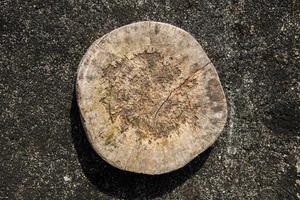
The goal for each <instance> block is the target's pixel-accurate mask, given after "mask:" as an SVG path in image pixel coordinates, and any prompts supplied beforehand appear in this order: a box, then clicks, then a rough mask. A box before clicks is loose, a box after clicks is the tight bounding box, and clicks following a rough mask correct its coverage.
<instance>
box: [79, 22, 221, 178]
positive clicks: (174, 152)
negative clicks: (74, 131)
mask: <svg viewBox="0 0 300 200" xmlns="http://www.w3.org/2000/svg"><path fill="white" fill-rule="evenodd" d="M77 98H78V104H79V108H80V112H81V117H82V121H83V124H84V127H85V130H86V133H87V136H88V139H89V141H90V143H91V144H92V146H93V148H94V149H95V151H96V152H97V153H98V154H99V155H100V156H101V157H102V158H103V159H104V160H106V161H107V162H108V163H110V164H111V165H113V166H115V167H117V168H119V169H123V170H127V171H132V172H137V173H144V174H162V173H166V172H170V171H173V170H176V169H178V168H181V167H183V166H184V165H185V164H187V163H188V162H189V161H191V160H192V159H193V158H195V157H196V156H197V155H198V154H200V153H201V152H203V151H204V150H205V149H207V148H208V147H209V146H210V145H212V144H213V143H214V142H215V140H216V139H217V137H218V136H219V134H220V132H221V131H222V129H223V127H224V125H225V123H226V118H227V106H226V99H225V96H224V92H223V89H222V86H221V83H220V80H219V77H218V74H217V72H216V70H215V68H214V66H213V64H212V63H211V61H210V60H209V58H208V57H207V55H206V53H205V52H204V51H203V49H202V48H201V46H200V45H199V43H198V42H197V41H196V40H195V39H194V38H193V37H192V36H191V35H190V34H189V33H187V32H185V31H184V30H182V29H180V28H177V27H175V26H172V25H169V24H165V23H160V22H149V21H146V22H138V23H133V24H130V25H127V26H123V27H121V28H118V29H116V30H114V31H112V32H110V33H108V34H106V35H104V36H103V37H102V38H100V39H98V40H96V41H95V42H94V43H93V44H92V46H91V47H90V48H89V49H88V51H87V53H86V54H85V55H84V57H83V59H82V61H81V63H80V66H79V70H78V77H77Z"/></svg>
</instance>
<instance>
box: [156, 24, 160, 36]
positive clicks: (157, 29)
mask: <svg viewBox="0 0 300 200" xmlns="http://www.w3.org/2000/svg"><path fill="white" fill-rule="evenodd" d="M158 33H159V25H158V24H156V25H155V34H158Z"/></svg>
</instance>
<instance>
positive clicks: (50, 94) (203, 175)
mask: <svg viewBox="0 0 300 200" xmlns="http://www.w3.org/2000/svg"><path fill="white" fill-rule="evenodd" d="M0 11H1V12H0V16H1V17H0V20H1V21H0V31H1V36H0V37H1V38H0V41H1V42H0V58H1V59H0V64H1V66H0V94H1V95H0V105H1V106H0V121H1V131H0V136H1V137H0V148H1V149H0V150H1V151H0V157H1V164H0V199H157V200H158V199H180V200H181V199H182V200H189V199H200V200H201V199H203V200H205V199H267V200H271V199H272V200H273V199H278V200H279V199H280V200H281V199H289V200H293V199H299V198H300V188H299V187H300V175H299V173H300V131H299V129H300V108H299V106H300V102H299V99H300V83H299V81H300V67H299V60H300V50H299V37H300V34H299V33H300V25H299V21H300V15H299V14H300V3H299V1H298V0H273V1H267V0H261V1H254V0H248V1H247V0H229V1H221V0H216V1H196V0H185V1H183V0H182V1H178V0H174V1H171V0H164V1H150V0H139V1H125V0H122V1H121V0H119V1H116V0H113V1H107V0H103V1H100V0H94V1H83V0H80V1H75V0H69V1H64V0H61V1H53V0H50V1H37V0H32V1H16V0H15V1H13V0H11V1H7V0H2V1H1V2H0ZM141 20H154V21H161V22H166V23H170V24H173V25H176V26H178V27H180V28H182V29H184V30H187V31H189V32H190V33H191V34H192V35H193V36H194V37H195V38H196V39H197V40H198V41H199V43H200V44H201V45H202V47H203V48H204V49H205V51H206V52H207V54H208V56H209V58H210V59H211V60H212V62H213V63H214V65H215V67H216V69H217V71H218V73H219V76H220V79H221V82H222V85H223V86H224V91H225V94H226V97H227V99H228V108H229V113H228V114H229V115H228V121H227V125H226V128H225V130H224V131H223V133H222V135H221V137H220V138H219V139H218V141H217V142H216V143H215V144H214V145H213V147H211V148H210V149H208V150H207V151H205V152H204V153H203V154H201V155H200V156H198V157H197V158H196V159H195V160H193V161H192V162H191V163H190V164H188V165H187V166H186V167H184V168H183V169H180V170H178V171H175V172H172V173H169V174H165V175H160V176H146V175H138V174H133V173H129V172H123V171H120V170H118V169H115V168H113V167H111V166H110V165H108V164H106V163H105V162H104V161H103V160H101V159H100V158H99V157H98V156H97V154H96V153H95V152H94V151H93V150H92V148H91V146H90V145H89V143H88V141H87V139H86V136H85V134H84V132H83V129H82V125H81V123H80V119H79V113H78V107H77V105H76V99H75V93H74V84H75V78H76V70H77V67H78V64H79V62H80V60H81V58H82V56H83V55H84V53H85V52H86V50H87V48H88V47H89V46H90V45H91V44H92V42H93V41H94V40H96V39H97V38H99V37H101V36H102V35H104V34H106V33H108V32H110V31H111V30H113V29H115V28H117V27H120V26H122V25H125V24H128V23H131V22H136V21H141Z"/></svg>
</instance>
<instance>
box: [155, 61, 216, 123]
mask: <svg viewBox="0 0 300 200" xmlns="http://www.w3.org/2000/svg"><path fill="white" fill-rule="evenodd" d="M210 63H211V61H209V62H208V63H206V64H205V65H204V66H203V67H200V68H199V69H197V70H196V71H195V72H194V73H193V74H192V75H190V76H188V77H187V78H186V79H185V80H184V81H183V82H182V83H181V84H179V86H177V87H176V88H174V89H173V90H172V91H171V92H170V93H169V95H168V96H167V98H166V99H165V100H164V101H163V102H162V103H161V104H160V106H159V107H158V109H157V110H156V112H155V114H154V120H155V119H156V117H157V115H158V113H159V111H160V110H161V108H162V107H163V105H164V104H165V103H166V102H167V101H168V100H169V99H170V97H171V95H172V94H173V93H174V92H175V91H176V90H178V89H179V88H181V87H182V86H183V85H184V84H185V83H187V82H188V81H189V80H190V79H191V78H193V77H194V76H195V74H196V73H198V72H199V71H200V70H202V69H204V68H205V67H206V66H207V65H209V64H210Z"/></svg>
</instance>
